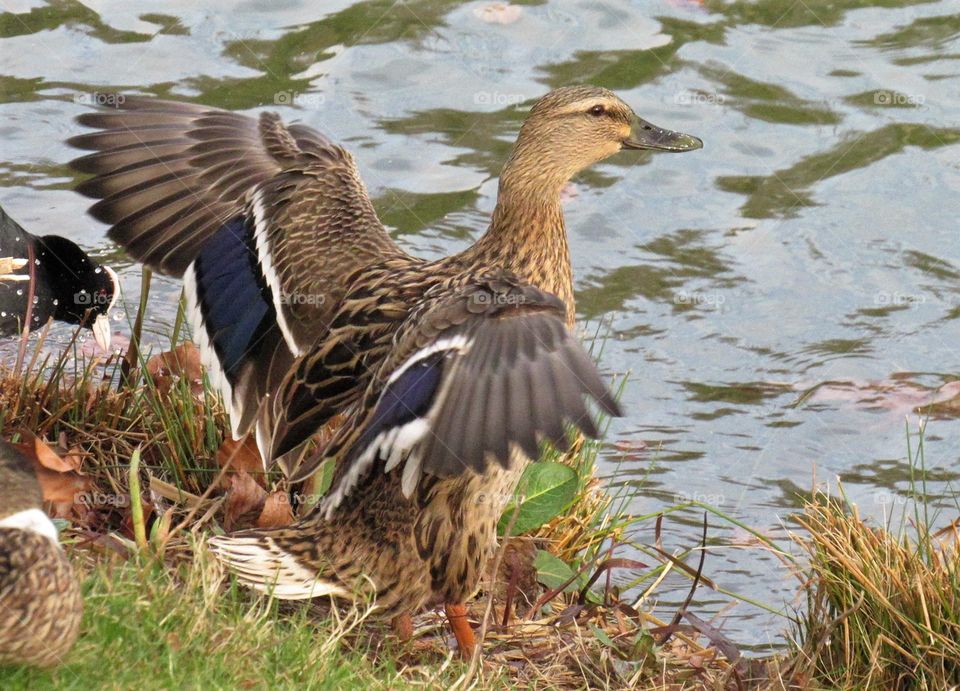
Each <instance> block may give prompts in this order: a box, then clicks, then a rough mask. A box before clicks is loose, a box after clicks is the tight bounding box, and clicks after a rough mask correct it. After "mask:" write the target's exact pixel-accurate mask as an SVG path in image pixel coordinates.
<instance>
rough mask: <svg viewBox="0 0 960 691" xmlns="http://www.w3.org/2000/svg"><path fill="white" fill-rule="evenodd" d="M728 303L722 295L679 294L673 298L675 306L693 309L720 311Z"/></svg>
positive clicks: (714, 293) (713, 293) (712, 293)
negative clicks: (709, 308) (704, 308)
mask: <svg viewBox="0 0 960 691" xmlns="http://www.w3.org/2000/svg"><path fill="white" fill-rule="evenodd" d="M726 301H727V298H726V296H725V295H723V294H722V293H716V292H711V293H677V294H676V295H674V296H673V304H675V305H684V306H691V307H712V308H713V309H720V308H721V307H722V306H723V304H724V303H725V302H726Z"/></svg>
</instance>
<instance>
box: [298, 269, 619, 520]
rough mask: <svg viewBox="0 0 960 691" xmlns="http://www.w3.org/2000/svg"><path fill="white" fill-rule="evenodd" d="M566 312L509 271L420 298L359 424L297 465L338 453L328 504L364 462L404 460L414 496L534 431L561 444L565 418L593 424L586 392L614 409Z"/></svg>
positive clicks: (528, 446)
mask: <svg viewBox="0 0 960 691" xmlns="http://www.w3.org/2000/svg"><path fill="white" fill-rule="evenodd" d="M564 319H565V308H564V305H563V303H562V301H560V300H559V299H558V298H556V297H554V296H553V295H550V294H548V293H545V292H543V291H540V290H538V289H536V288H532V287H530V286H523V285H520V284H517V283H514V282H512V281H511V280H502V279H494V280H490V281H477V282H474V283H472V284H470V285H468V286H466V287H464V288H462V289H460V290H459V291H457V293H456V294H455V295H453V296H452V297H446V298H436V299H428V300H427V301H425V303H424V304H423V305H422V306H421V308H420V309H418V310H416V311H415V312H414V313H413V314H411V316H410V318H409V319H408V320H407V322H406V323H405V326H404V328H403V329H402V330H401V333H400V338H399V340H398V347H397V352H396V354H395V356H394V357H392V358H391V359H390V360H389V361H387V362H386V363H384V365H383V367H382V368H381V370H380V372H379V374H378V378H377V379H376V381H375V382H374V384H372V385H371V386H370V388H369V389H368V390H367V392H366V394H365V398H364V401H363V404H362V405H361V406H360V409H359V412H358V413H357V416H356V420H355V422H356V423H357V424H355V425H345V426H344V428H343V431H342V432H341V434H339V435H338V436H337V437H335V438H334V439H333V440H332V442H331V444H330V445H329V447H328V448H327V449H326V450H325V452H324V454H323V455H322V457H317V458H316V459H313V460H314V463H308V464H306V465H305V466H304V467H303V468H301V469H300V470H299V471H298V473H297V476H299V477H303V476H306V475H307V474H308V473H309V472H311V471H312V469H313V467H315V462H317V461H322V460H324V458H328V457H339V458H340V460H339V461H338V468H337V474H336V476H335V478H334V485H333V487H332V490H331V493H330V495H329V496H328V498H327V499H326V500H325V503H324V510H325V511H327V512H328V513H329V512H331V511H333V509H335V508H336V507H337V506H338V505H339V503H340V502H341V501H342V500H343V499H344V497H346V496H347V495H348V494H349V493H350V492H351V491H352V490H353V489H354V488H355V487H357V486H358V485H361V484H362V483H363V481H364V478H366V477H369V475H370V473H371V472H386V473H390V472H401V473H402V480H401V482H402V489H403V492H404V494H405V495H406V496H410V495H411V494H412V492H413V490H414V489H415V488H416V486H417V484H418V482H419V479H420V477H421V475H422V474H423V473H427V474H430V475H433V476H437V477H450V476H453V475H459V474H461V473H466V472H474V473H482V472H484V471H485V470H486V468H487V467H488V466H489V465H490V464H491V463H499V464H500V465H502V466H504V467H507V466H508V465H509V463H510V460H511V457H512V456H513V452H514V451H515V450H520V451H521V452H522V453H523V455H524V456H526V457H527V458H536V457H537V452H538V444H539V442H540V441H541V440H548V441H550V442H551V443H552V444H553V445H554V446H556V447H558V448H561V449H563V448H566V446H567V440H566V428H565V427H566V425H568V424H569V425H572V426H574V427H576V428H579V429H580V430H582V431H583V432H584V433H585V434H587V435H589V436H593V437H595V436H597V433H598V432H597V428H596V426H595V423H594V421H593V419H592V417H591V414H590V412H589V410H588V409H587V405H586V401H587V399H592V400H593V401H594V402H595V403H596V405H597V406H598V407H599V408H600V409H602V410H603V411H604V412H606V413H608V414H610V415H620V409H619V406H618V405H617V402H616V400H615V399H614V397H613V395H612V394H611V393H610V391H609V389H608V388H607V386H606V385H605V384H604V383H603V381H602V379H601V378H600V375H599V373H598V372H597V369H596V367H595V366H594V364H593V361H592V360H591V359H590V357H589V356H588V355H587V353H586V352H585V351H584V350H583V348H582V346H581V345H580V344H579V342H578V341H577V339H576V337H575V336H574V335H573V334H572V333H571V332H570V331H569V330H568V329H567V328H566V326H565V323H564ZM351 427H352V429H351ZM401 466H402V470H400V468H401ZM377 468H379V469H380V470H379V471H378V470H376V469H377Z"/></svg>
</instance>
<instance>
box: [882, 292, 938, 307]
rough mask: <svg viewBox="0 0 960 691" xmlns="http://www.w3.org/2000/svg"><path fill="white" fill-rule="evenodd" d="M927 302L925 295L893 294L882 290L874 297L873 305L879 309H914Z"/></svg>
mask: <svg viewBox="0 0 960 691" xmlns="http://www.w3.org/2000/svg"><path fill="white" fill-rule="evenodd" d="M926 301H927V296H926V295H924V294H923V293H900V292H898V291H893V292H892V293H890V292H887V291H885V290H881V291H880V292H879V293H877V294H876V295H874V296H873V304H875V305H877V306H878V307H912V306H913V305H922V304H924V303H925V302H926Z"/></svg>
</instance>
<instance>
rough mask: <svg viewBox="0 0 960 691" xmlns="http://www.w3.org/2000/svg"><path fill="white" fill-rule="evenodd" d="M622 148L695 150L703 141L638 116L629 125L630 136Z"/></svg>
mask: <svg viewBox="0 0 960 691" xmlns="http://www.w3.org/2000/svg"><path fill="white" fill-rule="evenodd" d="M623 148H624V149H652V150H653V151H696V150H697V149H702V148H703V141H701V140H700V139H698V138H697V137H694V136H692V135H689V134H683V133H682V132H674V131H672V130H665V129H663V128H662V127H657V126H656V125H652V124H650V123H649V122H647V121H646V120H642V119H640V118H638V117H634V118H633V122H632V123H631V125H630V136H628V137H627V138H626V139H625V140H624V141H623Z"/></svg>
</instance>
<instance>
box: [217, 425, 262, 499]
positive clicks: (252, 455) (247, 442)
mask: <svg viewBox="0 0 960 691" xmlns="http://www.w3.org/2000/svg"><path fill="white" fill-rule="evenodd" d="M231 459H232V460H231ZM227 463H229V464H230V469H229V470H228V471H227V472H226V473H225V474H224V477H223V483H222V484H223V486H224V487H229V486H230V476H231V475H233V474H236V473H240V472H245V473H247V474H249V475H250V476H251V477H252V478H253V479H254V480H256V481H257V483H258V484H259V485H260V486H261V487H264V488H266V486H267V475H266V473H265V472H264V470H263V459H262V458H261V457H260V450H259V449H258V448H257V442H256V440H255V439H254V438H253V437H252V436H249V435H248V436H247V437H246V438H244V439H241V440H240V441H234V440H233V439H229V438H227V439H224V440H223V443H222V444H221V445H220V448H219V449H217V465H218V466H220V467H221V468H225V467H226V466H227Z"/></svg>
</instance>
